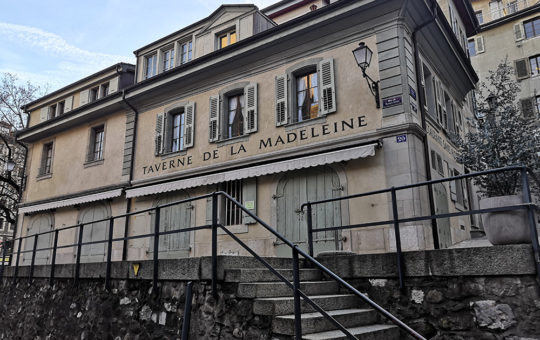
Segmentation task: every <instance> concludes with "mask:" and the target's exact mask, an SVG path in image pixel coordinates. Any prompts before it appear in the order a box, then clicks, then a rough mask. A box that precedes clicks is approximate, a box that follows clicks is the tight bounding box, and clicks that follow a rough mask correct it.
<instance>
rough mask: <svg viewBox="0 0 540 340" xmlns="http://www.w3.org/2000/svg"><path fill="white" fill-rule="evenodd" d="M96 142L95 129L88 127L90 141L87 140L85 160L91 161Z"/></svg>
mask: <svg viewBox="0 0 540 340" xmlns="http://www.w3.org/2000/svg"><path fill="white" fill-rule="evenodd" d="M95 142H96V131H95V130H94V128H92V129H90V141H89V142H88V150H87V153H86V161H87V162H91V161H93V160H94V143H95Z"/></svg>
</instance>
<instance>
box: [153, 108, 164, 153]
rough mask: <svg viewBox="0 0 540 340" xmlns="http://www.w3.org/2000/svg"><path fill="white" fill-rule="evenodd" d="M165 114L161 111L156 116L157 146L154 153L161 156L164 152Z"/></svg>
mask: <svg viewBox="0 0 540 340" xmlns="http://www.w3.org/2000/svg"><path fill="white" fill-rule="evenodd" d="M164 118H165V115H164V114H163V113H160V114H158V115H157V116H156V138H155V148H154V155H156V156H159V155H160V154H162V153H163V144H164V143H163V125H164Z"/></svg>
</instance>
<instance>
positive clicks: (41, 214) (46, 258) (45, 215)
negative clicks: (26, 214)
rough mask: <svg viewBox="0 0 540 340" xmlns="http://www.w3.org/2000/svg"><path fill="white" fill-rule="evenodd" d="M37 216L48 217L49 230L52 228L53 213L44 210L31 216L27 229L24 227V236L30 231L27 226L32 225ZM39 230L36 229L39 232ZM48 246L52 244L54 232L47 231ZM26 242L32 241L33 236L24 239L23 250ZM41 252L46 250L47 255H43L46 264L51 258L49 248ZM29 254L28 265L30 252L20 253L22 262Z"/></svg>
mask: <svg viewBox="0 0 540 340" xmlns="http://www.w3.org/2000/svg"><path fill="white" fill-rule="evenodd" d="M39 217H47V218H48V219H49V223H50V224H49V225H50V230H54V228H55V227H54V214H53V213H51V212H49V211H44V212H39V213H37V214H35V215H33V216H32V218H30V221H29V223H28V226H27V229H26V235H25V236H28V232H29V231H30V228H29V226H31V225H32V223H34V221H35V220H36V219H37V218H39ZM39 232H40V231H38V233H39ZM48 235H49V247H52V245H53V241H54V233H49V234H48ZM27 242H33V238H26V239H25V241H24V247H22V249H23V250H26V245H27V244H28V243H27ZM33 246H34V245H33V243H32V244H31V246H30V249H31V248H33ZM42 252H48V254H47V256H46V257H45V263H44V264H48V263H49V260H51V258H50V254H51V250H42ZM25 255H26V256H30V259H29V261H30V263H29V265H31V262H32V253H24V254H22V256H21V257H22V263H24V261H25V257H26V256H25ZM37 262H38V257H37V254H36V263H37Z"/></svg>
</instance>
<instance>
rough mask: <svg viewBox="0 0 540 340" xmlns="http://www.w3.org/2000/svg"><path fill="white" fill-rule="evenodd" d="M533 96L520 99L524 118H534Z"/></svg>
mask: <svg viewBox="0 0 540 340" xmlns="http://www.w3.org/2000/svg"><path fill="white" fill-rule="evenodd" d="M533 100H534V98H525V99H521V100H520V103H521V112H522V114H523V117H525V118H534V103H533Z"/></svg>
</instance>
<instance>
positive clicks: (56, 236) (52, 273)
mask: <svg viewBox="0 0 540 340" xmlns="http://www.w3.org/2000/svg"><path fill="white" fill-rule="evenodd" d="M56 247H58V229H56V230H55V231H54V243H53V253H52V260H51V276H50V277H49V285H50V286H52V285H53V280H54V266H55V265H56Z"/></svg>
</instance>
